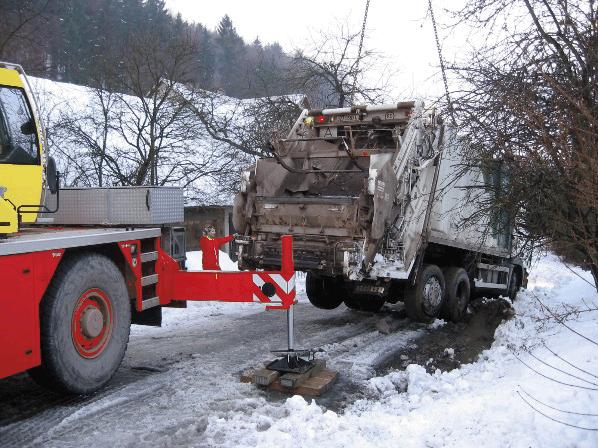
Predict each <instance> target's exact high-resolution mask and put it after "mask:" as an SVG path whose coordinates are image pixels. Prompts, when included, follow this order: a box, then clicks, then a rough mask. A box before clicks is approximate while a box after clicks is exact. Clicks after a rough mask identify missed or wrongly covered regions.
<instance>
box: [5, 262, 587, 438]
mask: <svg viewBox="0 0 598 448" xmlns="http://www.w3.org/2000/svg"><path fill="white" fill-rule="evenodd" d="M584 279H586V280H587V279H589V276H588V274H587V273H584V272H582V271H579V270H574V272H572V271H569V270H567V269H566V268H565V267H564V266H563V265H562V263H561V262H560V261H559V260H558V259H556V257H553V256H549V257H546V258H545V259H543V260H542V261H541V263H540V264H539V265H538V266H536V268H535V270H534V271H532V276H531V277H530V290H529V291H527V292H522V293H521V294H520V297H519V298H518V300H517V301H516V302H515V303H514V310H515V312H516V313H515V315H514V316H512V314H513V313H512V309H511V308H510V307H509V306H508V304H507V303H505V302H504V301H502V300H485V299H481V300H478V301H476V302H474V303H473V304H472V311H473V313H472V314H471V315H470V319H469V321H468V322H467V323H461V324H458V325H455V324H448V323H444V322H442V321H436V322H434V323H433V324H431V325H421V324H415V323H412V322H409V321H408V320H407V319H405V318H404V317H403V315H402V313H401V310H400V307H395V308H386V309H384V310H383V311H382V312H381V313H378V314H369V313H362V312H355V311H351V310H348V309H347V308H345V307H340V308H338V309H337V310H334V311H322V310H318V309H315V308H313V307H311V306H310V305H309V304H307V303H305V296H304V292H302V291H300V294H299V297H300V300H301V303H300V304H299V305H298V306H297V313H296V317H297V331H298V340H299V345H301V346H303V347H319V348H321V349H322V350H323V351H322V352H321V354H320V356H321V357H323V358H325V359H326V360H327V362H328V364H329V365H330V366H331V367H332V368H333V369H335V370H338V371H340V372H341V375H340V378H339V380H338V381H337V383H336V384H335V385H334V386H333V388H332V389H331V390H330V391H329V392H328V393H327V394H326V395H325V396H324V397H322V398H318V399H316V400H313V401H312V400H305V399H303V398H301V397H290V398H289V397H288V396H284V395H280V394H273V393H267V392H264V391H262V390H259V389H257V388H255V387H254V386H252V385H248V384H241V383H240V382H239V375H240V373H241V371H243V370H244V369H245V368H248V367H253V366H256V365H257V364H259V363H260V362H262V361H265V360H267V359H268V358H269V353H268V352H269V350H272V349H278V348H281V347H284V343H285V341H286V339H285V316H284V313H281V312H274V311H268V312H265V311H262V310H261V309H260V308H259V306H258V307H257V308H256V306H255V305H252V304H247V305H234V304H233V305H231V304H207V303H206V304H193V305H192V306H191V307H190V308H189V309H187V310H179V309H170V310H165V321H164V326H163V327H162V328H146V327H134V328H133V331H132V334H131V340H130V344H129V350H128V352H127V355H126V358H125V360H124V363H123V366H122V368H121V369H120V370H119V372H118V373H117V375H116V376H115V378H114V379H113V381H112V382H111V384H110V385H109V386H108V387H107V388H105V389H104V390H102V391H100V392H99V393H97V394H95V395H94V396H92V397H87V398H61V397H56V396H55V395H53V394H51V393H49V392H46V391H44V390H42V389H41V388H39V387H38V386H36V385H35V384H33V383H32V382H31V381H30V380H29V379H28V378H27V377H26V376H24V375H22V376H18V377H14V378H9V379H7V380H3V381H2V382H0V402H1V403H2V406H0V445H1V446H19V447H21V446H22V447H35V446H44V447H46V446H48V447H87V446H94V447H112V446H131V447H133V446H146V445H151V446H159V447H162V446H194V447H211V446H223V447H229V446H230V447H232V446H235V447H237V446H260V447H262V446H263V447H271V446H297V447H301V446H306V447H311V446H322V447H324V446H326V447H328V446H339V447H340V446H343V447H346V446H359V447H362V446H363V447H369V446H371V447H384V446H407V447H410V446H413V447H444V446H459V447H470V446H471V447H473V446H480V445H483V446H485V447H501V448H502V447H544V446H557V447H560V446H563V447H596V446H598V431H588V430H582V429H579V428H576V427H582V428H590V429H592V428H598V417H596V416H595V414H596V411H595V402H596V401H595V399H596V394H597V393H598V392H596V391H597V390H598V387H596V386H592V384H593V383H595V382H596V380H595V375H597V374H598V350H596V347H595V345H594V344H592V343H591V342H588V340H586V339H584V338H581V337H580V336H578V334H577V333H579V334H583V335H585V336H587V337H588V338H589V339H591V340H594V341H598V325H596V323H597V322H596V320H597V318H598V316H597V313H596V312H595V311H594V310H595V309H596V306H595V305H596V304H597V303H598V295H597V294H596V292H595V290H593V289H592V287H591V285H589V284H587V283H586V282H585V280H584ZM548 308H550V309H551V311H553V312H557V313H559V315H560V316H564V317H563V319H564V320H563V322H564V323H566V325H567V326H564V325H562V323H557V322H554V320H551V319H550V318H549V317H550V316H549V313H548V314H547V312H546V311H547V309H548ZM381 324H383V325H381ZM385 328H386V329H388V328H390V330H391V331H390V333H389V334H385V333H384V332H382V331H379V330H384V329H385ZM571 329H572V330H575V331H576V332H577V333H575V332H573V331H571ZM555 354H556V355H558V356H556V355H555ZM563 360H565V361H567V362H568V363H569V364H567V363H566V362H564V361H563ZM550 365H552V366H553V367H556V368H558V369H559V370H555V369H554V368H551V367H550ZM572 366H575V367H572ZM580 369H581V370H580ZM571 373H573V374H574V375H575V376H576V377H577V379H575V378H574V377H572V376H571V375H569V374H571ZM557 381H559V382H557ZM565 384H570V385H569V386H567V385H565ZM571 384H572V385H573V386H571ZM530 403H531V404H532V405H533V406H534V407H535V408H536V409H537V410H534V409H533V408H532V407H531V406H530ZM538 411H540V412H538ZM542 414H545V415H547V416H548V417H550V418H552V419H556V420H560V421H562V422H564V424H561V423H555V422H554V421H553V420H550V419H549V418H547V417H545V416H544V415H542ZM566 425H573V426H576V427H572V426H566Z"/></svg>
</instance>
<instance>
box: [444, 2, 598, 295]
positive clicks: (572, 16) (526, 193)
mask: <svg viewBox="0 0 598 448" xmlns="http://www.w3.org/2000/svg"><path fill="white" fill-rule="evenodd" d="M597 9H598V4H597V3H596V2H594V1H592V0H588V1H584V0H517V1H510V0H483V1H482V0H470V1H469V2H468V4H467V5H466V7H465V8H464V9H462V10H461V11H459V12H458V13H457V17H458V19H460V21H462V22H465V23H467V24H468V25H469V26H473V27H476V28H477V32H478V33H479V34H481V35H482V36H480V41H481V42H484V43H485V44H484V46H483V47H482V48H478V49H476V52H475V53H473V54H471V55H470V56H469V57H468V59H467V60H466V61H465V62H464V63H463V64H460V65H457V66H455V67H452V69H453V70H455V71H456V73H457V74H458V75H459V77H460V80H461V86H462V89H461V90H460V91H459V92H457V94H458V98H457V101H456V104H455V110H456V113H457V116H458V119H459V122H460V123H461V124H462V129H461V134H462V136H463V140H464V142H465V143H466V144H467V152H468V155H469V160H470V162H471V164H472V165H476V166H479V165H480V164H481V165H482V167H483V169H484V170H485V172H486V174H487V176H489V177H490V178H492V179H491V182H488V183H487V185H488V190H489V191H490V192H491V195H490V196H489V197H491V199H492V200H491V201H488V202H486V203H484V204H480V207H479V208H478V209H479V210H488V209H491V210H493V211H494V212H495V216H501V215H502V216H503V218H504V220H505V223H509V224H514V226H515V229H516V232H517V235H518V236H519V237H522V238H525V239H527V240H529V241H532V242H533V244H538V243H541V244H542V245H544V246H548V247H550V248H552V249H553V250H556V251H557V253H559V254H560V255H563V256H566V257H567V259H569V260H570V261H574V262H575V263H577V264H579V265H581V266H582V267H584V268H586V269H589V270H591V272H592V274H593V277H594V280H595V284H596V287H597V288H598V175H597V174H598V133H597V132H596V129H598V101H597V100H598V10H597ZM485 34H487V35H486V37H485V38H484V37H483V36H484V35H485Z"/></svg>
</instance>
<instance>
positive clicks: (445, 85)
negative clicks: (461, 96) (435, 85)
mask: <svg viewBox="0 0 598 448" xmlns="http://www.w3.org/2000/svg"><path fill="white" fill-rule="evenodd" d="M428 10H429V11H430V17H431V18H432V27H433V28H434V38H435V39H436V49H437V50H438V59H439V61H440V70H441V71H442V81H443V82H444V93H445V95H446V104H447V106H448V110H449V114H450V116H451V120H452V122H453V123H452V124H453V125H454V124H455V123H456V121H455V111H454V109H453V103H452V101H451V97H450V95H449V88H448V80H447V79H446V68H445V66H444V59H443V58H442V48H441V47H440V40H438V28H437V27H436V19H435V18H434V9H433V8H432V0H428Z"/></svg>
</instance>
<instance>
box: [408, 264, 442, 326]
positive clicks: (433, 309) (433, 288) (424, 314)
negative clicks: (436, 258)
mask: <svg viewBox="0 0 598 448" xmlns="http://www.w3.org/2000/svg"><path fill="white" fill-rule="evenodd" d="M444 288H445V283H444V275H443V274H442V271H441V270H440V268H439V267H438V266H436V265H435V264H428V265H423V266H422V268H421V271H420V272H419V273H418V275H417V279H416V281H415V285H409V286H408V287H407V288H406V289H405V311H406V312H407V317H409V318H410V319H411V320H414V321H418V322H431V321H432V320H433V319H434V318H435V317H437V316H438V315H439V314H440V310H441V308H442V304H443V302H444Z"/></svg>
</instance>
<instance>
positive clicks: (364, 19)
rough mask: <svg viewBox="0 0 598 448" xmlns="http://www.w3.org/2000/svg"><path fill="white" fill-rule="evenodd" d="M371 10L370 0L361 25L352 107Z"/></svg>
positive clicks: (366, 4) (352, 90)
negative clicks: (366, 26) (369, 11)
mask: <svg viewBox="0 0 598 448" xmlns="http://www.w3.org/2000/svg"><path fill="white" fill-rule="evenodd" d="M369 9H370V0H366V2H365V11H364V13H363V23H362V25H361V36H360V38H359V48H358V50H357V60H356V61H355V68H354V70H355V76H354V77H353V88H352V89H351V106H352V105H353V97H354V96H355V87H356V85H357V72H358V68H359V60H360V59H361V50H362V48H363V38H364V36H365V25H366V23H367V21H368V10H369Z"/></svg>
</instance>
